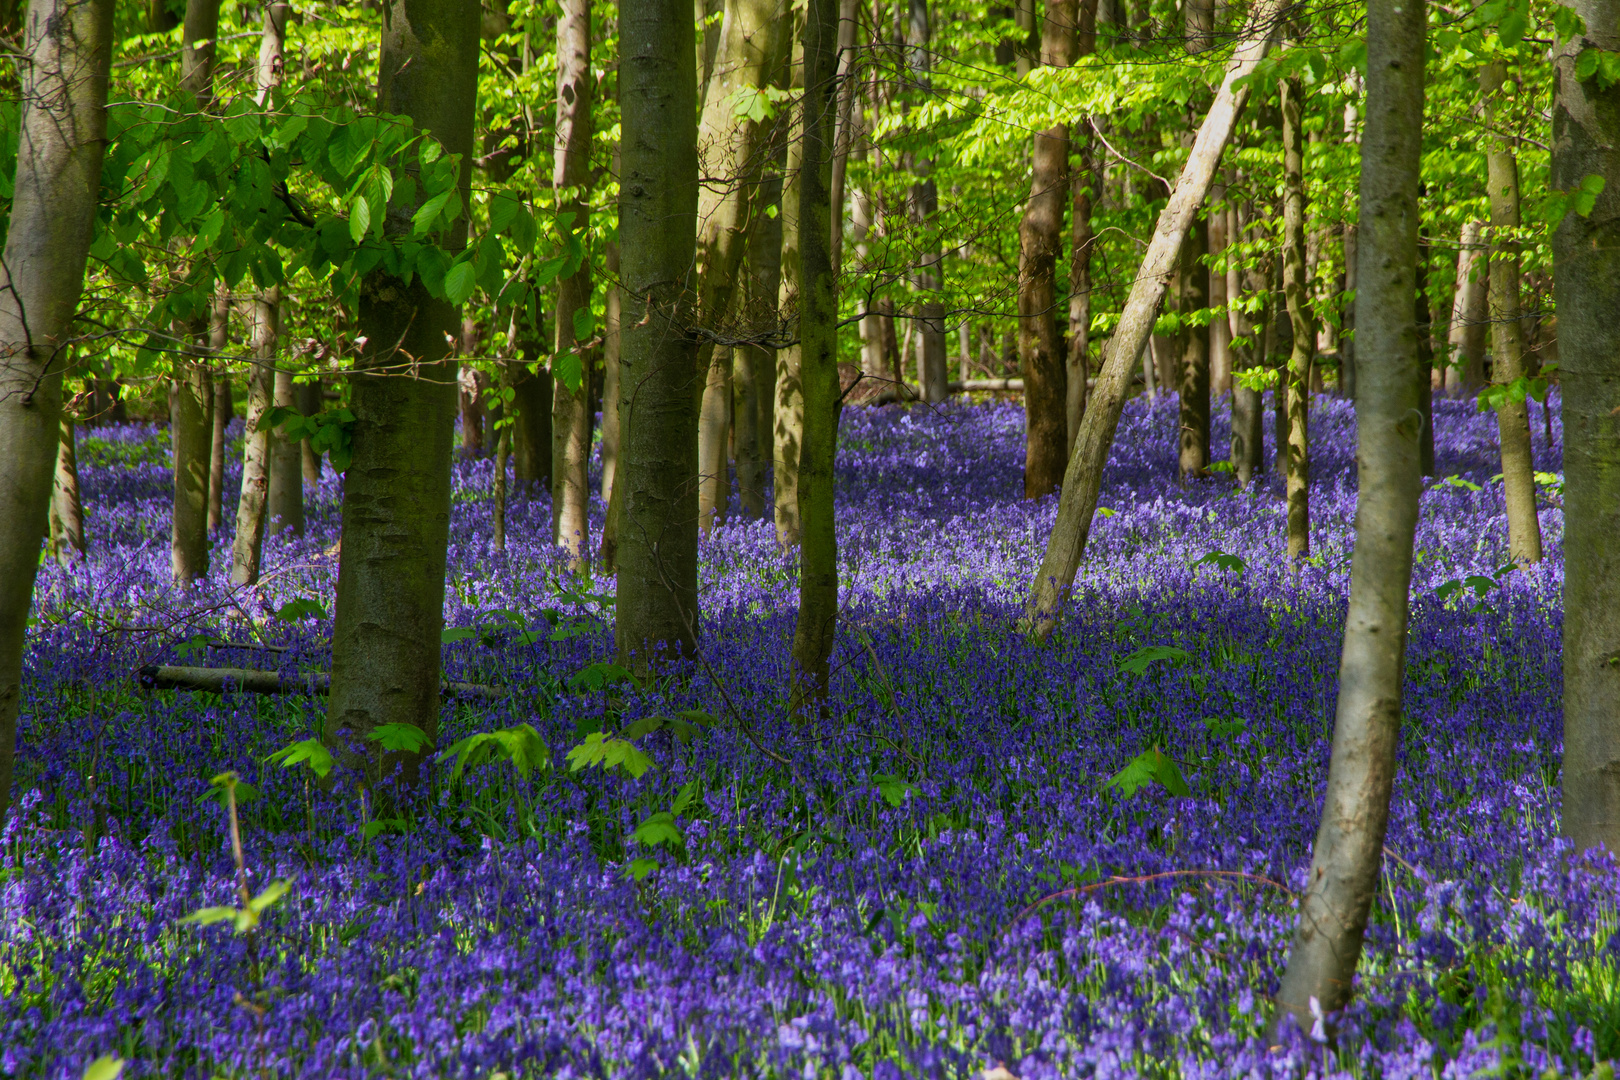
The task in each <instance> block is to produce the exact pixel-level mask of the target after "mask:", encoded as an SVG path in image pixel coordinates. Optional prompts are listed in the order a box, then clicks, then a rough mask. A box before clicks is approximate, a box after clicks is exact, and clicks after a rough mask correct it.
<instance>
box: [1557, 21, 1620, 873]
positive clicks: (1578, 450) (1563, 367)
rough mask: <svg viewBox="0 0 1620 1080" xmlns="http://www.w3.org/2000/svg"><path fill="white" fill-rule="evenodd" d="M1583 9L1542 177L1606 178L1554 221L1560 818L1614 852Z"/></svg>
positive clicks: (1618, 231)
mask: <svg viewBox="0 0 1620 1080" xmlns="http://www.w3.org/2000/svg"><path fill="white" fill-rule="evenodd" d="M1569 6H1570V7H1572V8H1573V9H1574V10H1575V12H1576V13H1577V14H1578V15H1580V16H1581V17H1582V18H1583V19H1584V20H1585V21H1586V35H1585V40H1581V39H1580V38H1575V39H1573V40H1571V41H1570V42H1569V43H1568V44H1567V45H1565V46H1564V48H1563V49H1562V50H1561V51H1560V53H1559V55H1558V57H1557V88H1556V92H1555V96H1554V99H1553V155H1552V187H1553V188H1554V189H1555V190H1558V191H1570V190H1572V189H1575V188H1579V187H1580V186H1581V181H1582V180H1583V179H1585V178H1586V177H1588V176H1601V177H1603V178H1604V179H1605V180H1606V181H1607V184H1606V185H1605V186H1604V188H1603V191H1602V192H1601V193H1600V194H1599V195H1598V197H1597V199H1596V201H1595V202H1594V203H1593V206H1592V212H1591V213H1590V214H1589V215H1587V216H1585V217H1582V216H1581V215H1579V214H1576V213H1573V212H1570V213H1567V214H1565V216H1564V220H1563V222H1562V223H1560V224H1559V225H1558V227H1557V230H1556V231H1555V232H1554V233H1553V288H1554V290H1555V292H1556V298H1557V301H1558V362H1559V379H1560V381H1561V383H1562V389H1563V404H1564V819H1563V832H1564V835H1565V836H1567V837H1569V838H1570V839H1571V840H1573V841H1574V842H1575V845H1576V847H1577V848H1578V849H1580V850H1586V849H1587V848H1594V847H1599V846H1602V847H1606V848H1608V849H1609V851H1610V852H1611V853H1615V854H1620V663H1616V662H1615V658H1616V657H1617V656H1620V544H1616V543H1615V542H1614V538H1615V537H1616V536H1620V319H1616V318H1615V312H1617V311H1620V83H1611V84H1609V85H1607V86H1604V85H1603V84H1601V83H1600V82H1598V81H1597V80H1596V79H1591V80H1582V79H1577V78H1576V77H1575V61H1576V58H1577V57H1578V56H1579V54H1580V52H1581V50H1582V49H1583V48H1598V49H1603V50H1605V51H1607V52H1611V53H1612V52H1616V51H1620V18H1617V16H1620V12H1617V10H1616V8H1615V5H1613V4H1610V3H1606V2H1605V0H1572V2H1571V3H1570V4H1569Z"/></svg>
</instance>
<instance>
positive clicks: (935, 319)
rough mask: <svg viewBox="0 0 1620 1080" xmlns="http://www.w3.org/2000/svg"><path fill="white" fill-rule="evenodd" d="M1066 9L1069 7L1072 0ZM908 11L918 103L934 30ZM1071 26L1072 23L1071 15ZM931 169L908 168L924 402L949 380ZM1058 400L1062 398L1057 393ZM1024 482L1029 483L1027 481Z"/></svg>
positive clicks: (940, 397) (922, 161) (937, 397)
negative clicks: (916, 238)
mask: <svg viewBox="0 0 1620 1080" xmlns="http://www.w3.org/2000/svg"><path fill="white" fill-rule="evenodd" d="M1070 10H1071V11H1072V10H1073V4H1072V0H1071V3H1070ZM1031 13H1032V14H1033V8H1031ZM909 14H910V18H909V19H908V21H907V26H906V53H907V59H906V63H907V66H908V67H909V68H910V73H911V75H910V77H911V85H912V90H913V92H914V93H915V94H916V95H917V98H918V104H919V105H921V104H923V103H924V102H926V100H927V99H928V97H929V95H930V94H931V93H932V92H933V67H932V66H933V54H932V51H931V50H932V48H933V43H932V42H933V37H932V35H933V32H932V29H931V27H930V23H929V11H928V0H910V12H909ZM1070 25H1073V20H1072V19H1071V20H1070ZM933 167H934V166H933V161H932V160H931V159H929V158H926V157H923V156H922V155H920V154H919V155H916V156H915V157H914V158H913V162H912V172H913V173H914V174H915V175H916V177H917V182H916V183H914V184H913V185H912V186H911V213H912V218H913V219H914V220H915V221H916V223H917V225H918V227H919V228H920V229H921V252H922V254H921V261H920V262H919V263H918V265H917V269H916V273H915V274H914V275H913V278H912V280H913V283H914V285H915V288H916V293H917V300H918V303H917V337H918V344H919V345H920V346H921V348H920V349H919V350H918V355H917V380H918V382H919V383H921V385H922V398H923V400H924V401H928V402H940V401H944V400H945V398H946V396H947V394H948V393H949V386H948V383H949V379H948V374H947V372H946V369H945V305H944V303H943V302H942V301H941V300H940V296H941V293H942V290H943V289H944V288H945V281H944V272H945V260H944V255H943V252H942V251H941V250H940V246H939V236H938V228H939V222H938V218H939V188H938V186H937V185H936V184H935V183H934V178H933V175H932V173H933ZM1058 400H1059V401H1062V400H1063V398H1062V396H1061V395H1059V397H1058ZM1025 486H1026V488H1027V487H1028V484H1027V482H1026V484H1025Z"/></svg>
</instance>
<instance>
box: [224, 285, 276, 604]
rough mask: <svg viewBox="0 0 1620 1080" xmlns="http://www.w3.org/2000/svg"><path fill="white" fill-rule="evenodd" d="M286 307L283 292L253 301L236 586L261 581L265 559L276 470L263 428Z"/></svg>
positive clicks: (272, 391) (233, 576) (233, 569)
mask: <svg viewBox="0 0 1620 1080" xmlns="http://www.w3.org/2000/svg"><path fill="white" fill-rule="evenodd" d="M280 306H281V295H280V292H279V291H278V290H277V289H274V288H270V289H266V290H264V291H263V292H261V293H260V294H259V295H258V297H257V298H255V299H254V301H253V320H252V323H251V326H250V328H249V332H250V335H251V347H252V351H253V367H252V369H251V370H250V371H249V373H248V397H247V421H246V426H245V428H244V429H243V434H242V493H241V495H240V496H239V497H238V498H237V502H236V537H235V539H234V540H233V541H232V543H231V584H232V585H254V584H257V583H258V580H259V573H260V562H261V560H262V559H263V555H264V526H265V520H266V518H267V516H268V513H267V512H268V509H269V496H270V471H271V467H272V466H271V440H272V438H273V436H272V435H271V433H270V432H269V431H266V430H261V429H260V424H261V423H262V422H263V420H264V414H265V413H267V412H269V411H270V408H271V406H272V404H273V403H274V396H275V378H276V377H275V372H274V370H273V369H272V366H271V365H273V364H274V363H275V355H276V313H277V310H278V309H279V308H280Z"/></svg>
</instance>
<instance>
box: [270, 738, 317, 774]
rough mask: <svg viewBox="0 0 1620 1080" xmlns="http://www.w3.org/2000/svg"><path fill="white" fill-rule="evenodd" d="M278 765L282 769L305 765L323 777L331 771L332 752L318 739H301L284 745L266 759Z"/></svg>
mask: <svg viewBox="0 0 1620 1080" xmlns="http://www.w3.org/2000/svg"><path fill="white" fill-rule="evenodd" d="M267 760H269V761H273V762H275V763H276V764H278V765H280V766H281V767H282V768H283V769H291V768H293V767H294V766H297V765H307V766H308V767H309V771H310V772H312V773H314V774H315V775H316V776H319V777H322V778H323V779H324V778H325V777H326V776H327V774H329V773H330V772H331V771H332V765H333V761H332V754H331V752H330V751H329V750H327V749H326V747H325V746H323V745H321V740H319V739H302V740H300V741H298V742H295V743H293V744H292V745H290V746H284V747H282V748H281V749H280V750H277V751H276V752H275V753H273V754H271V755H270V757H269V758H268V759H267Z"/></svg>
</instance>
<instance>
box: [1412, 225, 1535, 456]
mask: <svg viewBox="0 0 1620 1080" xmlns="http://www.w3.org/2000/svg"><path fill="white" fill-rule="evenodd" d="M1413 310H1414V315H1413V317H1414V318H1415V319H1416V320H1417V328H1418V339H1417V341H1418V373H1417V380H1418V412H1419V413H1420V414H1422V416H1423V429H1422V431H1420V432H1419V433H1418V469H1419V471H1420V472H1422V473H1423V475H1424V476H1433V475H1434V389H1433V383H1432V381H1431V380H1432V379H1433V376H1434V338H1433V336H1432V334H1433V331H1434V315H1433V313H1432V312H1431V311H1430V309H1429V234H1428V230H1427V229H1421V230H1419V232H1418V261H1417V300H1416V303H1415V306H1414V309H1413ZM1525 436H1526V438H1528V437H1529V428H1526V429H1525Z"/></svg>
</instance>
